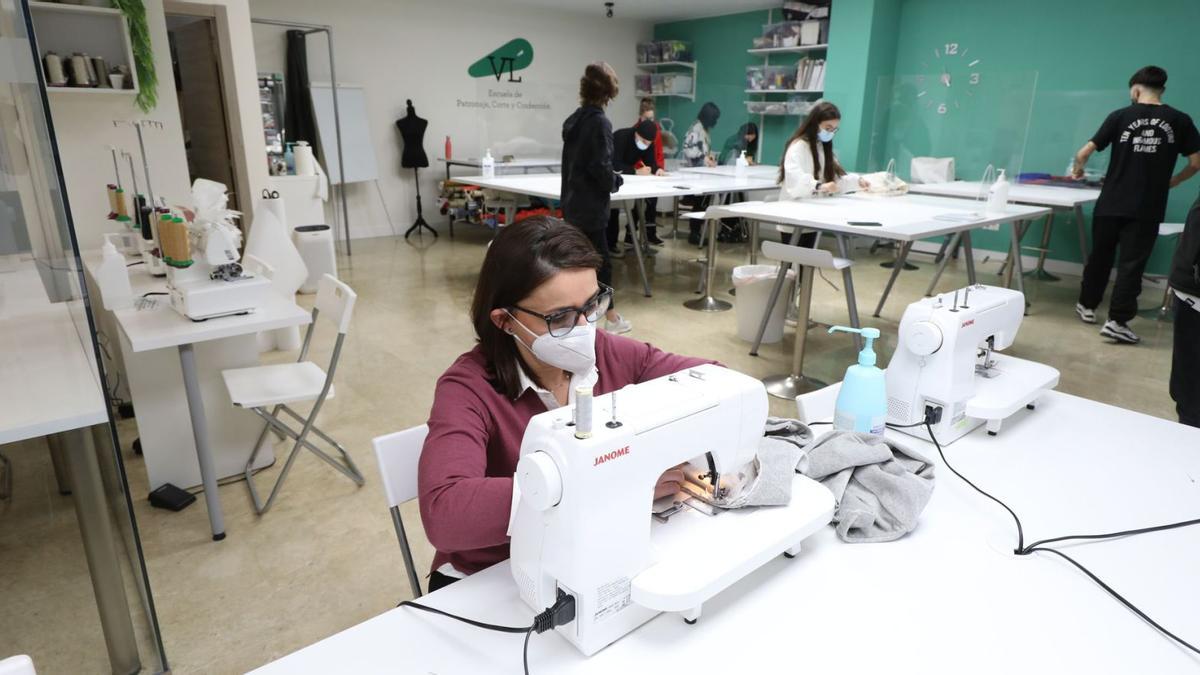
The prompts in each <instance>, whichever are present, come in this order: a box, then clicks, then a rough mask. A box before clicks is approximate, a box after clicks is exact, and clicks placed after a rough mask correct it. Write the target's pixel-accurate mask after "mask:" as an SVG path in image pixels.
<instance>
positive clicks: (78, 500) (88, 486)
mask: <svg viewBox="0 0 1200 675" xmlns="http://www.w3.org/2000/svg"><path fill="white" fill-rule="evenodd" d="M59 439H60V440H61V447H62V449H63V451H64V454H65V457H64V459H65V462H64V463H65V464H66V469H67V473H68V475H69V478H70V483H71V492H72V497H73V500H74V502H75V516H76V518H78V519H79V536H80V538H82V539H83V551H84V555H85V556H86V558H87V565H88V574H89V575H90V576H91V578H92V592H93V593H94V594H95V596H96V609H97V610H99V613H100V627H101V629H102V631H103V633H104V643H105V646H106V647H107V648H108V660H109V664H110V665H111V666H112V672H114V673H136V672H138V671H139V670H140V669H141V660H140V658H139V656H138V649H137V639H136V637H134V632H133V619H132V618H131V615H130V613H129V601H128V599H127V597H126V595H125V580H124V578H123V577H122V576H121V558H120V555H119V554H118V552H117V543H116V542H117V533H116V532H115V531H114V530H113V527H112V521H111V520H109V510H108V504H107V502H106V501H105V499H104V481H103V479H102V478H101V477H100V462H99V461H98V460H97V459H96V446H95V443H94V442H93V440H92V431H91V429H88V428H84V429H75V430H73V431H68V432H65V433H63V434H61V435H60V436H59Z"/></svg>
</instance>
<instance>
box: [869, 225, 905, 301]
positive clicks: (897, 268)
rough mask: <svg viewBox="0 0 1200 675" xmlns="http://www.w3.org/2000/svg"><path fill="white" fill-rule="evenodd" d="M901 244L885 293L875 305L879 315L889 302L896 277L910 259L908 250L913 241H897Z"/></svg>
mask: <svg viewBox="0 0 1200 675" xmlns="http://www.w3.org/2000/svg"><path fill="white" fill-rule="evenodd" d="M897 243H898V244H899V245H900V251H899V253H898V254H897V255H896V264H895V265H893V266H892V275H891V276H890V277H888V281H887V285H886V286H884V287H883V295H881V296H879V304H878V305H876V306H875V314H874V315H873V316H875V317H878V316H879V313H880V312H882V311H883V303H885V302H887V299H888V294H889V293H891V292H892V286H894V285H895V284H896V277H898V276H900V270H902V269H904V262H905V261H906V260H908V251H909V249H911V248H912V242H911V241H904V242H897Z"/></svg>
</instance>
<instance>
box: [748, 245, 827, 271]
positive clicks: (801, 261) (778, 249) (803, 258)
mask: <svg viewBox="0 0 1200 675" xmlns="http://www.w3.org/2000/svg"><path fill="white" fill-rule="evenodd" d="M762 253H763V256H764V257H766V258H769V259H771V260H779V261H782V262H789V263H792V264H794V265H801V266H804V267H817V268H820V269H826V270H832V269H837V265H835V264H834V261H833V254H832V253H830V252H829V251H826V250H824V249H819V248H808V247H807V246H790V245H788V244H781V243H779V242H777V241H764V242H763V243H762Z"/></svg>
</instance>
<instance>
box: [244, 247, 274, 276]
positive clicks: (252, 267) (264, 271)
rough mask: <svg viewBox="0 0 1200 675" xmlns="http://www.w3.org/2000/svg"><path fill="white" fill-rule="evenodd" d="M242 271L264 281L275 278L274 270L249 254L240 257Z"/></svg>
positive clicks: (265, 262) (263, 261) (260, 259)
mask: <svg viewBox="0 0 1200 675" xmlns="http://www.w3.org/2000/svg"><path fill="white" fill-rule="evenodd" d="M242 269H244V270H246V271H247V272H249V273H251V274H253V275H255V276H260V277H263V278H264V279H274V278H275V268H274V267H271V265H269V264H268V263H267V261H265V260H263V259H262V258H259V257H258V256H256V255H253V254H250V253H247V254H245V255H243V256H242Z"/></svg>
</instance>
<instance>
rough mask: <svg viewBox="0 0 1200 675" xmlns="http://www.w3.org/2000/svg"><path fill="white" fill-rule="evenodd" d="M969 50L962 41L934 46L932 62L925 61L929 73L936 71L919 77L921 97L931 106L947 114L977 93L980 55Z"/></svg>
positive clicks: (942, 113) (927, 107)
mask: <svg viewBox="0 0 1200 675" xmlns="http://www.w3.org/2000/svg"><path fill="white" fill-rule="evenodd" d="M969 51H970V50H968V49H967V48H966V47H964V46H963V45H961V44H959V43H958V42H947V43H945V44H942V45H939V46H938V47H935V48H934V50H933V61H932V62H924V61H923V62H922V63H921V69H922V70H923V71H924V72H925V73H932V74H931V75H929V76H926V75H918V76H917V79H916V82H917V89H918V90H919V91H918V92H917V99H918V100H919V101H920V102H921V104H922V105H923V106H924V107H925V108H926V109H927V110H933V111H936V112H937V114H939V115H945V114H947V113H949V112H950V111H952V110H958V109H960V108H961V107H962V103H963V102H964V101H965V99H966V97H969V96H974V95H975V87H976V86H978V85H979V82H980V78H981V75H980V73H979V70H978V67H979V63H980V59H977V58H974V57H972V56H969V54H968V52H969Z"/></svg>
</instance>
